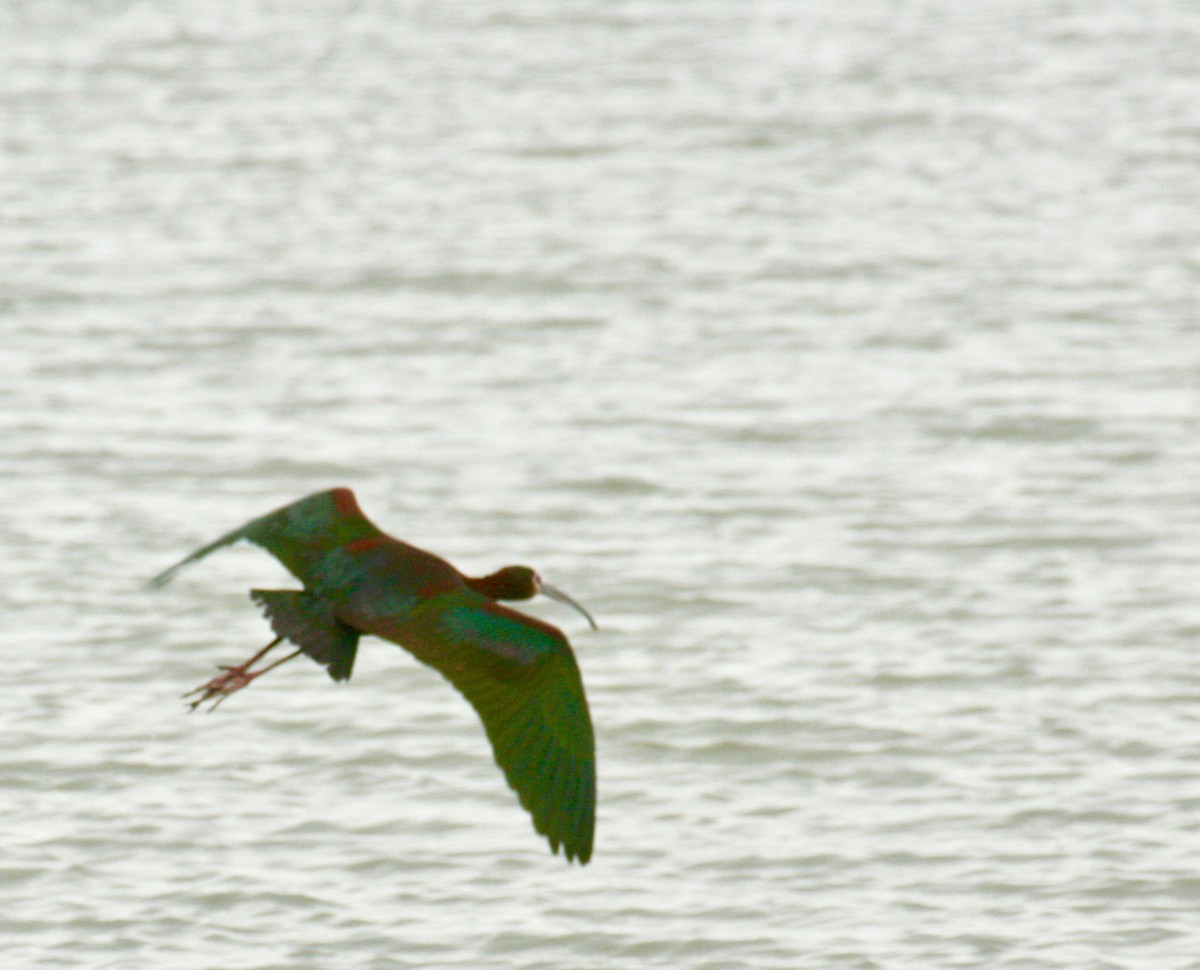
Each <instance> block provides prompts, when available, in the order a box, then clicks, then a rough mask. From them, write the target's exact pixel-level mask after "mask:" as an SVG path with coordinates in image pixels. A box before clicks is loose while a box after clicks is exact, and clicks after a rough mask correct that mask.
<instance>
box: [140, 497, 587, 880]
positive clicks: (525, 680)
mask: <svg viewBox="0 0 1200 970" xmlns="http://www.w3.org/2000/svg"><path fill="white" fill-rule="evenodd" d="M241 539H245V540H248V541H249V542H252V543H254V544H256V545H258V546H261V547H262V548H264V549H266V550H267V552H269V553H271V554H272V555H273V556H275V558H276V559H278V560H279V561H280V562H282V563H283V565H284V566H286V567H287V568H288V570H289V571H290V572H291V573H292V574H293V575H294V576H295V577H296V578H297V579H299V580H300V582H302V583H303V584H304V589H302V590H282V589H252V590H251V591H250V596H251V598H252V599H253V600H254V601H255V602H256V603H258V604H259V605H260V606H262V608H263V610H264V612H265V613H266V615H267V618H268V620H269V621H270V624H271V628H272V630H273V631H274V632H275V634H276V637H275V639H274V640H273V641H272V642H271V643H269V644H267V646H265V647H264V648H263V649H262V650H260V651H259V652H258V653H256V654H255V655H254V656H253V657H251V658H250V659H249V660H247V661H246V662H244V663H241V664H237V665H234V666H230V667H223V668H221V669H222V670H223V671H224V672H223V673H221V674H219V675H218V676H216V677H214V678H213V679H212V680H210V681H208V682H207V683H206V684H202V685H201V686H200V687H198V688H196V690H195V691H192V692H190V693H191V694H198V695H199V697H198V698H197V699H196V700H195V701H193V702H192V708H193V709H195V708H196V707H198V706H199V705H201V704H204V703H205V702H208V701H212V707H213V708H215V707H216V706H217V705H218V704H219V703H220V702H221V701H222V700H224V699H225V698H226V697H228V696H229V695H230V694H233V693H234V692H235V691H238V690H241V689H242V688H243V687H245V686H246V685H247V684H249V683H250V682H251V681H253V680H254V679H255V678H257V677H260V676H262V675H263V674H265V673H266V672H267V671H268V670H271V669H273V668H274V667H277V666H279V664H281V663H283V662H285V661H287V660H290V659H291V658H292V657H295V656H297V655H298V654H301V653H305V654H307V655H308V656H309V657H311V658H312V659H313V660H315V661H317V663H319V664H322V665H323V666H325V667H326V668H327V669H328V671H329V675H330V676H331V677H332V678H333V679H334V680H347V679H348V678H349V677H350V671H351V668H352V667H353V666H354V656H355V653H356V651H357V649H358V639H359V637H360V636H362V635H364V634H374V635H375V636H377V637H382V638H383V639H385V640H391V641H392V642H393V643H398V644H399V645H400V646H402V647H404V648H405V649H406V650H408V651H409V652H411V653H412V654H414V655H415V656H416V657H417V659H418V660H422V661H424V662H425V663H427V664H429V665H430V666H431V667H433V668H434V669H435V670H437V671H439V672H440V673H441V674H442V675H443V676H444V677H445V678H446V679H447V680H449V681H450V683H452V684H453V685H454V686H455V687H457V688H458V689H459V690H460V691H461V692H462V693H463V695H464V696H465V697H466V698H467V700H468V701H470V702H471V706H472V707H474V708H475V710H476V711H477V712H478V714H479V716H480V718H481V719H482V720H483V726H484V729H485V730H486V731H487V735H488V738H489V739H490V740H491V743H492V750H493V751H494V752H495V756H496V762H497V763H498V764H499V765H500V768H501V769H502V770H503V772H504V775H505V777H506V778H507V779H508V783H509V785H511V786H512V788H513V790H514V791H515V792H516V793H517V796H518V797H519V798H520V800H521V804H522V805H524V806H525V808H526V809H527V810H528V811H529V813H530V815H532V816H533V825H534V828H535V829H537V831H538V832H540V833H541V834H542V835H544V836H546V838H547V839H549V841H550V846H551V848H552V849H553V850H554V851H555V852H557V851H558V847H559V846H560V845H561V846H562V847H563V851H564V852H565V854H566V857H567V859H568V860H571V859H578V860H579V862H580V863H586V862H587V861H588V859H589V858H590V857H591V854H592V833H593V830H594V828H595V811H596V763H595V743H594V740H593V735H592V719H591V715H590V714H589V712H588V704H587V698H586V697H585V696H584V692H583V681H582V679H581V678H580V675H579V667H578V665H577V664H576V662H575V655H574V654H573V653H572V652H571V647H570V645H569V644H568V643H567V638H566V637H565V636H563V634H562V632H561V631H559V630H558V629H556V628H555V627H553V626H550V625H549V624H548V623H543V622H542V621H541V620H537V619H534V618H533V617H531V616H526V615H525V614H523V613H518V612H517V611H516V610H512V609H509V608H508V607H506V606H502V605H501V604H500V603H499V602H497V601H498V600H526V599H530V598H531V597H533V596H535V595H537V594H538V593H545V594H546V595H547V596H550V597H552V598H554V599H557V600H560V601H562V602H564V603H568V604H570V605H571V606H573V607H575V609H577V610H579V612H580V613H582V614H583V615H584V616H585V617H587V620H588V622H589V623H590V624H591V625H592V627H593V628H594V627H595V626H596V624H595V621H594V620H593V619H592V618H591V616H590V614H588V612H587V610H585V609H584V608H583V607H582V606H580V605H579V604H578V603H576V602H575V601H574V600H573V599H571V598H570V597H569V596H567V595H566V594H565V593H563V592H561V591H560V590H557V589H555V588H554V587H552V586H550V585H549V584H548V583H545V582H543V581H542V580H541V578H540V577H539V576H538V574H537V573H536V572H534V571H533V570H532V569H530V568H529V567H528V566H506V567H505V568H504V569H501V570H498V571H497V572H494V573H492V574H491V575H489V576H484V577H482V578H481V579H472V578H471V577H469V576H464V575H462V573H460V572H459V571H458V570H457V569H455V568H454V567H453V566H451V565H450V564H449V563H448V562H446V561H445V560H444V559H440V558H438V557H437V556H435V555H433V554H431V553H428V552H425V551H424V550H422V549H417V548H416V547H415V546H410V545H408V543H405V542H401V541H400V540H399V539H394V538H392V537H391V536H389V535H386V534H385V533H384V532H382V531H380V530H379V529H378V528H376V526H375V525H374V524H372V523H371V522H370V520H368V519H367V517H366V516H365V515H363V513H362V511H361V509H359V507H358V502H357V501H356V500H355V498H354V493H353V492H351V491H350V489H348V488H335V489H331V490H330V491H327V492H318V493H317V494H315V495H310V496H308V497H307V498H303V499H300V501H298V502H293V503H292V504H291V505H287V506H284V507H283V508H281V509H278V510H276V511H274V512H271V513H270V514H269V515H264V516H263V517H262V518H260V519H255V520H254V521H253V522H250V523H248V524H246V525H244V526H242V527H241V528H240V529H235V530H234V531H232V532H230V533H227V534H226V535H223V536H221V538H219V539H217V540H216V541H215V542H212V543H210V544H209V545H207V546H205V547H204V548H202V549H198V550H196V552H194V553H192V554H191V555H190V556H188V557H187V558H186V559H184V560H182V561H181V562H179V563H177V564H176V565H174V566H172V567H171V568H170V569H168V570H166V571H165V572H163V573H161V574H160V575H158V576H156V577H155V578H154V579H153V580H151V584H152V585H154V586H162V585H163V584H164V583H166V582H167V581H168V580H169V579H170V578H171V577H172V576H173V575H174V574H175V572H176V571H177V570H179V569H180V568H181V567H183V566H185V565H187V564H188V563H190V562H194V561H195V560H197V559H200V558H202V557H204V556H207V555H208V554H209V553H210V552H213V551H215V550H217V549H220V548H221V547H222V546H227V545H230V544H231V543H234V542H237V541H239V540H241ZM283 640H290V641H291V642H292V643H293V644H295V646H296V647H297V648H298V649H296V650H295V651H293V652H292V653H290V654H287V655H286V656H284V657H283V658H282V659H280V660H276V661H275V662H273V663H270V664H268V665H266V666H264V667H261V668H259V669H257V670H253V669H251V668H252V667H253V666H254V665H255V664H256V663H258V661H260V660H262V658H263V657H265V656H266V655H267V654H268V653H269V652H270V651H271V650H273V649H274V648H275V647H277V646H278V645H279V643H280V642H281V641H283ZM184 696H185V697H186V696H190V694H188V695H184ZM210 709H211V708H210Z"/></svg>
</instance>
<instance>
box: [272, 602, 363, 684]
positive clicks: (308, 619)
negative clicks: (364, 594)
mask: <svg viewBox="0 0 1200 970" xmlns="http://www.w3.org/2000/svg"><path fill="white" fill-rule="evenodd" d="M250 598H251V599H252V600H254V602H256V603H257V604H258V605H259V606H261V607H262V608H263V612H264V613H265V614H266V616H267V619H268V620H269V621H270V623H271V629H272V630H274V631H275V632H276V633H277V634H278V635H279V636H281V637H284V638H285V639H287V640H291V641H292V643H294V644H295V645H296V646H298V647H299V648H300V649H301V650H303V651H304V652H305V653H306V654H307V655H308V656H310V657H312V658H313V660H315V661H316V662H317V663H319V664H321V665H322V666H323V667H326V668H327V669H328V670H329V676H330V677H332V678H333V679H334V680H349V679H350V672H351V670H353V669H354V657H355V655H356V654H357V653H358V638H359V632H358V631H357V630H355V629H354V628H353V627H350V626H347V625H346V624H345V623H343V622H342V621H341V620H339V619H338V618H337V615H336V614H335V613H334V611H333V607H332V606H330V605H329V603H327V602H326V601H324V600H322V599H320V598H319V597H317V596H314V595H312V594H311V593H306V592H303V591H301V590H292V589H252V590H250Z"/></svg>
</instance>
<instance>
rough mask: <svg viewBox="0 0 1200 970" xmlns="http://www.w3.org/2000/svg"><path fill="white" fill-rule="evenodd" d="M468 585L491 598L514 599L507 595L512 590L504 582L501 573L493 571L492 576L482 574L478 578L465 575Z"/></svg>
mask: <svg viewBox="0 0 1200 970" xmlns="http://www.w3.org/2000/svg"><path fill="white" fill-rule="evenodd" d="M463 579H464V580H466V582H467V585H468V586H470V587H471V589H473V590H475V592H476V593H482V594H483V595H484V596H486V597H487V598H488V599H491V600H503V599H512V597H511V596H509V595H507V594H508V593H510V592H511V591H510V590H509V589H508V588H507V586H506V585H505V583H504V577H503V576H501V575H500V574H499V573H492V574H491V575H490V576H480V577H478V578H475V577H472V576H464V577H463Z"/></svg>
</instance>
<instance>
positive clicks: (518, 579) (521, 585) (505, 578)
mask: <svg viewBox="0 0 1200 970" xmlns="http://www.w3.org/2000/svg"><path fill="white" fill-rule="evenodd" d="M467 584H468V585H469V586H470V587H471V588H472V589H474V590H475V591H476V592H479V593H482V594H483V595H484V596H487V597H490V598H491V599H494V600H531V599H533V598H534V597H535V596H537V594H538V593H543V594H545V595H546V596H549V597H550V599H552V600H558V601H559V602H560V603H566V604H567V605H568V606H571V607H574V608H575V609H577V610H578V611H579V612H580V613H582V614H583V616H584V618H585V619H586V620H587V621H588V623H590V624H591V626H592V629H593V630H598V629H600V628H599V627H598V626H596V621H595V620H593V619H592V614H591V613H589V612H588V611H587V610H585V609H584V608H583V607H582V606H580V605H579V604H578V603H576V602H575V600H573V599H571V597H570V596H568V595H567V594H566V593H564V592H563V591H562V590H561V589H559V588H558V587H556V586H551V585H550V584H549V583H547V582H546V581H545V580H543V579H542V577H541V576H539V575H538V573H537V570H536V569H531V568H530V567H529V566H505V567H504V568H503V569H497V570H496V571H495V572H494V573H492V574H491V575H488V576H484V577H482V578H481V579H468V580H467Z"/></svg>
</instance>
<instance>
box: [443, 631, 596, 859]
mask: <svg viewBox="0 0 1200 970" xmlns="http://www.w3.org/2000/svg"><path fill="white" fill-rule="evenodd" d="M559 636H560V637H561V634H560V635H559ZM491 659H492V660H493V661H494V658H491ZM437 666H438V669H439V670H440V671H441V672H442V674H444V675H445V676H446V677H447V679H449V680H450V682H451V683H452V684H453V685H454V686H455V687H457V688H458V690H459V691H460V692H461V693H462V694H463V696H464V697H466V699H467V700H468V701H469V702H470V703H471V706H472V707H474V708H475V711H476V712H477V713H478V714H479V717H480V719H481V720H482V721H483V727H484V730H485V731H486V732H487V736H488V740H489V741H491V743H492V751H493V753H494V754H495V757H496V763H497V764H498V765H499V766H500V769H501V770H502V771H503V772H504V777H505V778H506V779H507V781H508V784H509V787H511V788H512V789H513V791H515V792H516V794H517V797H518V799H519V800H520V802H521V805H522V806H524V808H525V809H526V811H528V812H529V814H530V815H531V816H532V818H533V827H534V829H536V830H537V831H538V832H539V833H540V834H542V835H544V836H545V837H546V838H547V839H548V840H549V842H550V848H551V849H552V850H553V851H554V852H555V853H557V852H558V849H559V846H560V845H561V846H562V849H563V853H564V855H565V856H566V857H567V860H568V861H571V860H578V861H579V863H580V864H581V865H583V864H586V863H587V861H588V860H589V859H590V858H591V857H592V842H593V837H594V834H595V828H596V748H595V738H594V733H593V730H592V717H591V713H590V712H589V710H588V703H587V696H586V695H585V694H584V690H583V679H582V677H581V676H580V673H579V666H578V664H577V663H576V661H575V655H574V654H573V653H572V652H571V648H570V646H569V645H568V643H567V641H566V638H565V637H561V643H560V644H559V649H556V650H554V651H553V652H552V653H549V654H547V655H546V656H544V657H543V658H541V659H540V660H539V661H537V662H536V663H534V664H531V665H529V666H526V667H522V668H515V667H514V666H513V665H509V664H504V665H502V666H497V664H496V663H495V662H492V663H487V662H484V663H463V664H446V665H445V666H444V667H443V665H440V664H439V665H437Z"/></svg>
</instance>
